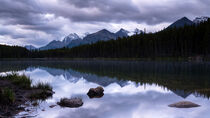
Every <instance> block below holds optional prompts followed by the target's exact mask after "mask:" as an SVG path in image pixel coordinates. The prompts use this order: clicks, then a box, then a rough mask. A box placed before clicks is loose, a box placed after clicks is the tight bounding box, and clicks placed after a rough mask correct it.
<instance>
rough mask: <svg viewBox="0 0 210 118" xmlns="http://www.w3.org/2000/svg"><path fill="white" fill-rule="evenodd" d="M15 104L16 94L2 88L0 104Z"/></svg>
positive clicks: (0, 90)
mask: <svg viewBox="0 0 210 118" xmlns="http://www.w3.org/2000/svg"><path fill="white" fill-rule="evenodd" d="M14 102H15V93H14V92H13V90H12V89H9V88H2V89H0V104H1V105H8V104H13V103H14Z"/></svg>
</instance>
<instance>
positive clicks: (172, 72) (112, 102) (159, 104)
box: [0, 61, 210, 118]
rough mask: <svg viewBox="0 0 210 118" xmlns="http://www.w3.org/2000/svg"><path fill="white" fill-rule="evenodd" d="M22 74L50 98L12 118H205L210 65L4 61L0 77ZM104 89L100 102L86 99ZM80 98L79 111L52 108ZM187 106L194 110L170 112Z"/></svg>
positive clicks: (209, 108) (209, 106) (208, 108)
mask: <svg viewBox="0 0 210 118" xmlns="http://www.w3.org/2000/svg"><path fill="white" fill-rule="evenodd" d="M10 72H17V73H20V74H22V73H25V74H26V75H27V76H30V78H31V79H32V80H33V84H36V83H37V82H47V83H50V85H51V86H52V87H53V91H55V94H54V95H53V97H52V98H50V99H48V100H46V101H40V104H39V106H37V107H35V108H28V109H30V112H29V113H30V114H29V113H27V112H22V113H20V114H18V115H17V116H16V117H22V116H34V117H37V118H209V117H210V100H209V96H210V63H192V62H135V61H66V62H58V61H55V62H52V61H48V62H47V61H43V62H41V61H40V62H39V61H33V62H30V61H27V62H18V61H13V62H12V61H10V62H7V61H4V62H0V73H1V74H5V73H10ZM97 86H103V87H104V89H105V92H104V94H105V95H104V96H103V97H102V98H97V99H90V98H89V97H88V96H87V95H86V94H87V92H88V90H89V88H92V87H97ZM63 97H67V98H74V97H79V98H82V100H83V102H84V105H83V106H82V107H80V108H61V107H59V106H56V107H54V108H50V107H49V106H50V105H55V104H56V103H57V102H58V101H59V100H60V98H63ZM183 100H184V101H191V102H194V103H197V104H199V105H201V107H197V108H189V109H178V108H170V107H168V105H169V104H172V103H176V102H179V101H183Z"/></svg>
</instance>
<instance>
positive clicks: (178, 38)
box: [33, 20, 210, 58]
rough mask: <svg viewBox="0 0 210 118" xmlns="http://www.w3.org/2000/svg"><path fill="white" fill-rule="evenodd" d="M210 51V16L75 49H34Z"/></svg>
mask: <svg viewBox="0 0 210 118" xmlns="http://www.w3.org/2000/svg"><path fill="white" fill-rule="evenodd" d="M209 54H210V20H208V21H207V22H203V23H201V24H198V25H192V26H185V27H182V28H167V29H164V30H162V31H160V32H157V33H149V34H143V33H142V34H140V35H134V36H131V37H127V38H119V39H118V40H110V41H106V42H105V41H100V42H97V43H95V44H88V45H83V46H79V47H75V48H72V49H67V48H63V49H56V50H49V51H41V52H36V53H33V56H35V57H71V58H75V57H77V58H97V57H105V58H141V57H189V56H197V55H202V56H208V55H209Z"/></svg>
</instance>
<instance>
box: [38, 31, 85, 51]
mask: <svg viewBox="0 0 210 118" xmlns="http://www.w3.org/2000/svg"><path fill="white" fill-rule="evenodd" d="M75 40H81V39H80V37H79V36H78V35H77V34H75V33H73V34H69V35H68V36H66V37H65V38H64V39H63V41H55V40H53V41H51V42H50V43H49V44H47V45H46V46H44V47H41V48H40V50H49V49H57V48H63V47H66V46H67V45H68V44H69V43H71V42H72V41H75Z"/></svg>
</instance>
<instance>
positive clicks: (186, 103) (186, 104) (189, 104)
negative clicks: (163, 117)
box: [168, 101, 200, 108]
mask: <svg viewBox="0 0 210 118" xmlns="http://www.w3.org/2000/svg"><path fill="white" fill-rule="evenodd" d="M168 106H169V107H175V108H193V107H199V106H200V105H198V104H195V103H192V102H189V101H181V102H177V103H174V104H170V105H168Z"/></svg>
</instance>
